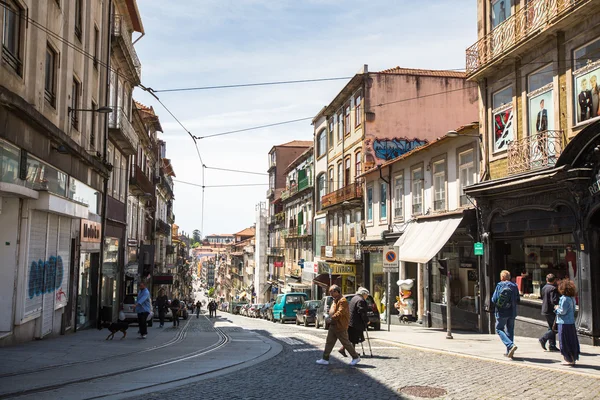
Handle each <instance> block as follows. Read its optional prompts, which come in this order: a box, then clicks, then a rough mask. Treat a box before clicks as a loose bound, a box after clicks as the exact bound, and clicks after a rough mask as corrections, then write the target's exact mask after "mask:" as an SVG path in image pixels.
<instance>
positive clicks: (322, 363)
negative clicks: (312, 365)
mask: <svg viewBox="0 0 600 400" xmlns="http://www.w3.org/2000/svg"><path fill="white" fill-rule="evenodd" d="M317 364H319V365H329V361H327V360H323V359H320V360H317Z"/></svg>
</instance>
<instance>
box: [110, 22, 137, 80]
mask: <svg viewBox="0 0 600 400" xmlns="http://www.w3.org/2000/svg"><path fill="white" fill-rule="evenodd" d="M124 20H125V18H124V17H123V16H122V15H118V14H117V15H115V16H114V22H113V37H115V38H116V39H117V40H115V41H114V42H115V43H117V42H118V43H120V44H122V46H123V49H124V51H123V53H124V54H125V55H126V58H127V63H128V64H129V65H131V67H132V72H133V75H134V77H135V78H136V80H137V81H138V82H139V81H141V79H142V63H141V62H140V59H139V58H138V56H137V53H136V51H135V49H134V48H133V43H132V41H131V34H130V33H129V32H128V31H127V26H126V25H125V23H124Z"/></svg>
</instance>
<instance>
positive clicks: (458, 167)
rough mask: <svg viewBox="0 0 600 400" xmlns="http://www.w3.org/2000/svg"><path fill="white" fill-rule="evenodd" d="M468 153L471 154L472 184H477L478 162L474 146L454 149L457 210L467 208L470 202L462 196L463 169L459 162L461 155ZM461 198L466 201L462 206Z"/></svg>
mask: <svg viewBox="0 0 600 400" xmlns="http://www.w3.org/2000/svg"><path fill="white" fill-rule="evenodd" d="M468 152H471V153H472V154H473V161H472V162H471V163H472V164H473V165H472V168H473V184H475V183H477V173H478V171H477V169H478V168H477V165H478V160H477V152H476V151H475V148H474V146H471V145H467V146H463V147H460V148H458V149H456V171H457V173H456V178H457V180H458V191H457V192H458V207H459V208H462V207H468V206H469V205H470V204H471V202H470V201H469V200H468V199H467V198H466V197H467V195H466V194H463V189H464V188H465V187H466V186H463V180H462V177H461V171H462V170H463V169H464V168H463V165H462V164H461V162H460V159H461V155H463V154H465V153H468ZM467 168H469V167H467ZM463 196H464V197H465V199H466V202H465V204H462V198H463Z"/></svg>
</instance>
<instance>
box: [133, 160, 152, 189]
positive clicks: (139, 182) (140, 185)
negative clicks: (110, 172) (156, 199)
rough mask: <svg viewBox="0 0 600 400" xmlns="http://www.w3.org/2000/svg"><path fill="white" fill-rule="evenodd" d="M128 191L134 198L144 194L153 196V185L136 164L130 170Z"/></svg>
mask: <svg viewBox="0 0 600 400" xmlns="http://www.w3.org/2000/svg"><path fill="white" fill-rule="evenodd" d="M129 190H130V191H131V193H132V194H133V195H135V196H143V195H146V194H151V195H152V196H154V184H153V183H152V181H150V179H149V178H148V177H147V176H146V174H144V171H142V169H141V168H140V167H139V166H138V165H137V164H136V165H135V166H133V168H132V170H131V176H130V177H129Z"/></svg>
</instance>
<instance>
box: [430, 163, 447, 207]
mask: <svg viewBox="0 0 600 400" xmlns="http://www.w3.org/2000/svg"><path fill="white" fill-rule="evenodd" d="M445 209H446V160H440V161H436V162H434V163H433V210H434V211H443V210H445Z"/></svg>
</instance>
